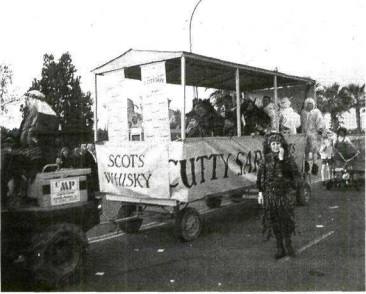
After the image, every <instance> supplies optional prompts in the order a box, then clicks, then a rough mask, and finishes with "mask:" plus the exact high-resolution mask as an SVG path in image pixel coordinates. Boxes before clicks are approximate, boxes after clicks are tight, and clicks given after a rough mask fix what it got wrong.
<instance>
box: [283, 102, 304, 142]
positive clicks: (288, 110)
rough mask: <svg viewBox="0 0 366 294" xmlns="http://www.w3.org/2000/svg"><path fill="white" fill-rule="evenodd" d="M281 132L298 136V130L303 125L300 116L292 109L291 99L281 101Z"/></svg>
mask: <svg viewBox="0 0 366 294" xmlns="http://www.w3.org/2000/svg"><path fill="white" fill-rule="evenodd" d="M279 106H280V112H279V118H280V119H279V120H280V131H281V132H282V133H286V134H289V135H296V133H297V131H296V129H297V128H298V127H299V126H300V125H301V121H300V115H299V114H298V113H297V112H296V111H294V109H293V108H292V107H291V101H290V99H289V98H287V97H284V98H282V99H281V100H280V104H279Z"/></svg>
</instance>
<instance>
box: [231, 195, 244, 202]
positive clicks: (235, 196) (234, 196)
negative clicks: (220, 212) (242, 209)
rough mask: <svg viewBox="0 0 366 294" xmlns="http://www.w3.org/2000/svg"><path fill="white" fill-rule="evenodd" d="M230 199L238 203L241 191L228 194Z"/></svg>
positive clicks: (241, 198) (240, 198)
mask: <svg viewBox="0 0 366 294" xmlns="http://www.w3.org/2000/svg"><path fill="white" fill-rule="evenodd" d="M230 200H231V202H233V203H239V202H241V201H242V200H243V193H236V194H233V195H230Z"/></svg>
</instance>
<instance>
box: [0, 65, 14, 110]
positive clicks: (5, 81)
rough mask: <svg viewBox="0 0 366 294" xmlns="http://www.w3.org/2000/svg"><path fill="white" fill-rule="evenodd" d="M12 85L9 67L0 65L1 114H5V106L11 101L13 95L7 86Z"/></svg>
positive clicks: (11, 73)
mask: <svg viewBox="0 0 366 294" xmlns="http://www.w3.org/2000/svg"><path fill="white" fill-rule="evenodd" d="M12 83H13V71H12V70H11V68H10V66H9V65H6V64H0V104H1V112H2V113H3V112H5V113H6V112H7V109H6V104H8V103H9V102H10V101H11V100H12V99H13V95H12V94H11V93H10V91H9V86H11V84H12Z"/></svg>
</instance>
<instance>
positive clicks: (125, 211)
mask: <svg viewBox="0 0 366 294" xmlns="http://www.w3.org/2000/svg"><path fill="white" fill-rule="evenodd" d="M136 210H137V206H136V205H131V204H122V205H121V207H120V209H119V210H118V214H117V217H118V218H119V219H122V218H126V217H131V216H133V215H134V213H135V211H136ZM142 221H143V220H142V218H136V219H131V220H127V221H123V222H121V223H119V228H120V229H121V230H122V231H123V232H125V233H127V234H134V233H137V232H138V231H139V230H140V228H141V225H142Z"/></svg>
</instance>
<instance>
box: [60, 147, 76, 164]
mask: <svg viewBox="0 0 366 294" xmlns="http://www.w3.org/2000/svg"><path fill="white" fill-rule="evenodd" d="M56 164H58V166H59V168H71V167H74V165H75V164H74V158H73V156H72V154H71V152H70V149H69V147H62V149H61V151H60V153H59V155H58V157H57V159H56Z"/></svg>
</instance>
